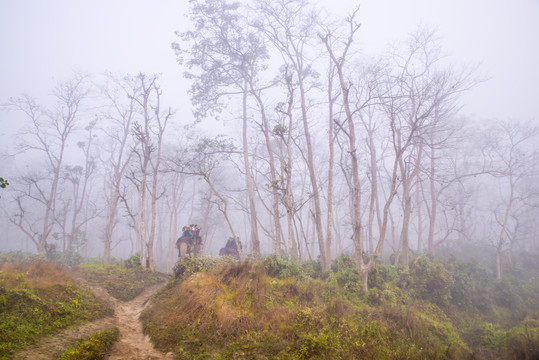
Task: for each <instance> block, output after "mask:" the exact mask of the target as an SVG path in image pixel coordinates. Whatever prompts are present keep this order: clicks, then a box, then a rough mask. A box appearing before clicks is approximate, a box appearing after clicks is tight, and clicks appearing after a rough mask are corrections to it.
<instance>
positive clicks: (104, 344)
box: [58, 327, 120, 360]
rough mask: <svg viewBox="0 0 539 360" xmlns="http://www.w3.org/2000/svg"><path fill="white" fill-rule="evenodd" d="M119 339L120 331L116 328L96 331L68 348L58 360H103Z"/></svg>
mask: <svg viewBox="0 0 539 360" xmlns="http://www.w3.org/2000/svg"><path fill="white" fill-rule="evenodd" d="M119 337H120V331H119V330H118V328H116V327H114V328H110V329H105V330H101V331H98V332H96V333H94V334H92V335H90V336H88V337H86V338H83V339H80V340H77V342H76V343H75V344H73V345H71V346H68V347H67V349H66V350H65V351H64V353H63V354H62V355H60V357H59V358H58V360H93V359H95V360H99V359H103V357H104V356H105V355H106V354H107V352H108V351H109V350H110V348H111V347H112V345H113V344H114V342H116V341H118V339H119Z"/></svg>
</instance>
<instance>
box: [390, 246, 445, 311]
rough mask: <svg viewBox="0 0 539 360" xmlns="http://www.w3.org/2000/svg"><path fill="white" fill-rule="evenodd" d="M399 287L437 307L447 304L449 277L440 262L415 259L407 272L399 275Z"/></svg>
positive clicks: (422, 257)
mask: <svg viewBox="0 0 539 360" xmlns="http://www.w3.org/2000/svg"><path fill="white" fill-rule="evenodd" d="M399 282H400V285H401V287H402V288H403V289H406V290H409V291H410V292H411V295H412V296H414V297H415V298H418V299H423V300H427V301H430V302H432V303H434V304H436V305H438V306H446V305H448V304H449V294H450V286H451V277H450V276H449V274H448V272H447V271H446V270H445V269H444V267H443V265H442V264H441V263H440V262H434V261H431V260H430V259H429V258H428V257H426V256H420V257H418V258H417V259H415V260H414V261H413V262H412V264H411V265H410V268H409V269H408V270H407V271H404V272H402V273H401V276H400V281H399Z"/></svg>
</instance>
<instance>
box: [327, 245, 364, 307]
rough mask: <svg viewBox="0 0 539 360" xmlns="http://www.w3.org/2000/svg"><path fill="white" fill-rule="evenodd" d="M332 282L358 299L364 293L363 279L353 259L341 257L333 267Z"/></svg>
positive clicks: (335, 261)
mask: <svg viewBox="0 0 539 360" xmlns="http://www.w3.org/2000/svg"><path fill="white" fill-rule="evenodd" d="M331 270H332V273H331V274H330V276H329V280H330V281H334V282H336V283H337V285H338V286H339V287H340V288H341V289H343V290H344V291H345V293H347V294H348V295H350V296H352V297H356V296H358V295H360V294H362V293H363V285H362V284H363V279H362V278H361V276H360V275H359V272H358V271H357V267H356V263H355V260H354V258H353V257H351V256H349V255H344V254H343V255H339V256H338V257H337V258H336V259H335V260H334V261H333V263H332V265H331Z"/></svg>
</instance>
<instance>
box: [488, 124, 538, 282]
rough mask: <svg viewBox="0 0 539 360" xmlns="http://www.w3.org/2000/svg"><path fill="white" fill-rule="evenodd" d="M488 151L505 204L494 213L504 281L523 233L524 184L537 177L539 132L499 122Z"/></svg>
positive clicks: (499, 271)
mask: <svg viewBox="0 0 539 360" xmlns="http://www.w3.org/2000/svg"><path fill="white" fill-rule="evenodd" d="M485 135H486V137H487V146H488V151H489V152H490V154H491V156H492V157H493V160H494V164H495V165H494V166H495V167H494V169H493V171H492V174H493V175H494V176H496V177H497V178H498V180H499V187H500V188H499V191H500V199H501V202H498V203H497V204H496V207H495V208H494V210H493V216H494V221H495V224H496V225H497V228H498V234H497V239H496V241H495V243H494V246H495V248H496V278H497V279H498V280H501V279H502V257H503V253H504V251H506V249H507V247H508V246H510V244H511V243H513V242H514V241H515V240H516V236H517V235H518V233H519V227H520V226H521V224H520V221H519V220H520V218H521V216H520V215H521V214H520V212H521V211H522V209H523V208H524V207H526V206H527V205H526V199H527V198H528V197H529V193H527V192H526V190H527V189H526V187H523V186H522V184H523V182H524V181H525V180H526V179H527V178H529V179H531V178H532V177H534V176H537V164H536V163H535V160H536V158H537V157H536V150H535V149H534V145H533V144H535V143H536V137H537V135H539V129H538V128H537V127H534V126H532V125H530V124H521V123H510V122H499V123H497V124H495V125H494V126H493V127H492V128H491V129H489V131H488V132H486V133H485Z"/></svg>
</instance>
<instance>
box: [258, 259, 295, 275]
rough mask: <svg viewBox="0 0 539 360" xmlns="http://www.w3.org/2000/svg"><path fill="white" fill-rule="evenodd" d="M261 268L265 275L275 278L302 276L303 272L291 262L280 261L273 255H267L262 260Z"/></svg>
mask: <svg viewBox="0 0 539 360" xmlns="http://www.w3.org/2000/svg"><path fill="white" fill-rule="evenodd" d="M262 266H263V267H264V270H265V271H266V274H268V276H271V277H276V278H287V277H291V276H302V275H303V271H302V268H301V267H300V266H298V264H297V263H296V262H295V261H293V260H286V259H282V258H281V259H280V258H278V257H277V255H275V254H271V255H268V256H266V257H265V258H264V260H262Z"/></svg>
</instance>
